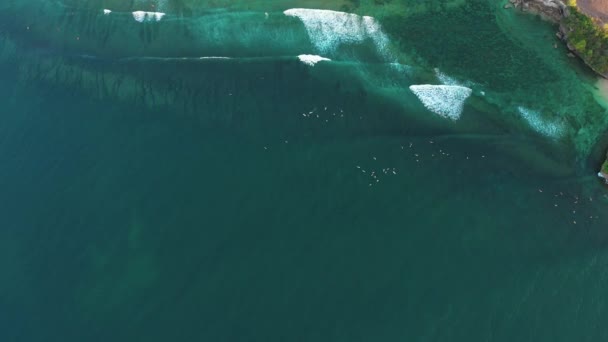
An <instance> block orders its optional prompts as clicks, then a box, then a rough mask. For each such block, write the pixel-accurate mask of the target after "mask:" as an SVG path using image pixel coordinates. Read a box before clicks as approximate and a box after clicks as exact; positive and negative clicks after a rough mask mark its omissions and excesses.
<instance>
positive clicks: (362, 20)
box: [283, 8, 388, 57]
mask: <svg viewBox="0 0 608 342" xmlns="http://www.w3.org/2000/svg"><path fill="white" fill-rule="evenodd" d="M283 13H284V14H285V15H287V16H290V17H296V18H298V19H300V20H301V21H302V23H303V24H304V27H305V28H306V32H307V33H308V36H309V37H310V40H311V42H312V44H313V45H314V46H315V48H316V49H317V50H319V51H320V52H322V53H329V52H333V51H335V50H336V49H337V48H338V47H339V46H340V45H342V44H358V43H362V42H364V41H365V40H367V39H370V40H371V41H372V42H373V43H374V45H376V48H377V49H378V50H379V52H380V53H381V55H383V57H388V56H386V54H387V52H386V50H387V46H388V37H387V36H386V34H384V32H383V31H382V28H381V27H380V24H378V22H377V21H376V20H375V19H374V18H372V17H367V16H365V17H361V16H358V15H356V14H351V13H345V12H338V11H330V10H319V9H305V8H293V9H289V10H286V11H285V12H283Z"/></svg>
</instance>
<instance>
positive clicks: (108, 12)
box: [103, 9, 112, 15]
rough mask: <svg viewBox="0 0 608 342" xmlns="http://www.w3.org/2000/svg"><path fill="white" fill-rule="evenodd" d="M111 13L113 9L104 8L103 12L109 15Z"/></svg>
mask: <svg viewBox="0 0 608 342" xmlns="http://www.w3.org/2000/svg"><path fill="white" fill-rule="evenodd" d="M110 13H112V11H110V10H109V9H104V10H103V14H105V15H108V14H110Z"/></svg>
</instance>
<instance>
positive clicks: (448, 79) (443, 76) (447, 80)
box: [435, 68, 462, 85]
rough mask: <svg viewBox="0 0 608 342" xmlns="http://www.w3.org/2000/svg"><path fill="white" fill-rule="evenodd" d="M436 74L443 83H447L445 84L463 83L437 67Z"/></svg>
mask: <svg viewBox="0 0 608 342" xmlns="http://www.w3.org/2000/svg"><path fill="white" fill-rule="evenodd" d="M435 76H436V77H437V79H438V80H439V81H440V82H441V84H445V85H462V83H460V82H458V81H457V80H456V79H455V78H453V77H450V76H448V75H446V74H444V73H442V72H441V71H439V69H437V68H435Z"/></svg>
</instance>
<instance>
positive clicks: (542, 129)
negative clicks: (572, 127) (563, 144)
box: [517, 106, 565, 138]
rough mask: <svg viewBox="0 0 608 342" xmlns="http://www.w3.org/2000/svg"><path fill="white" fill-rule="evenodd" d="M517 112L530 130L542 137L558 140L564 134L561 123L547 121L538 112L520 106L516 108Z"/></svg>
mask: <svg viewBox="0 0 608 342" xmlns="http://www.w3.org/2000/svg"><path fill="white" fill-rule="evenodd" d="M517 111H518V112H519V114H520V115H521V117H522V118H523V119H524V120H526V122H527V123H528V125H530V127H532V129H534V130H535V131H537V132H538V133H540V134H542V135H544V136H547V137H550V138H559V137H561V136H562V135H563V134H564V130H565V127H564V125H563V124H562V123H559V122H555V121H550V120H547V119H545V118H543V116H542V115H541V113H540V112H537V111H534V110H531V109H529V108H525V107H521V106H520V107H517Z"/></svg>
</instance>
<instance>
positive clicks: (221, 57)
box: [198, 56, 232, 59]
mask: <svg viewBox="0 0 608 342" xmlns="http://www.w3.org/2000/svg"><path fill="white" fill-rule="evenodd" d="M198 59H232V58H231V57H223V56H205V57H199V58H198Z"/></svg>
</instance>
